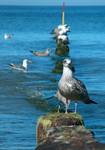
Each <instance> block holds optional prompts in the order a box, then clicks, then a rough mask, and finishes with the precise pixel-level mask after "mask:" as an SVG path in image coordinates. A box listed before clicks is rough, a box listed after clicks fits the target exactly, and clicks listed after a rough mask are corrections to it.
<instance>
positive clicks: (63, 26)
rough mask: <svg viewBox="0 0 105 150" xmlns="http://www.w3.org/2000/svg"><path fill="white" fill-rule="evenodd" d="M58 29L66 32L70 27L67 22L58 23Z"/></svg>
mask: <svg viewBox="0 0 105 150" xmlns="http://www.w3.org/2000/svg"><path fill="white" fill-rule="evenodd" d="M58 30H66V31H67V32H69V31H70V27H69V26H68V25H67V24H65V25H59V26H58Z"/></svg>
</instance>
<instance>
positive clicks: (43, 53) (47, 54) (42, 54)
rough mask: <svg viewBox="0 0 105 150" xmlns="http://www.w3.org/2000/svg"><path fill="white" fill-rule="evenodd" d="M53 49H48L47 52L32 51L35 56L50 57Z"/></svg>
mask: <svg viewBox="0 0 105 150" xmlns="http://www.w3.org/2000/svg"><path fill="white" fill-rule="evenodd" d="M50 51H51V49H50V48H47V49H46V50H45V51H32V50H31V51H30V52H31V53H32V54H33V55H35V56H40V57H41V56H49V54H50Z"/></svg>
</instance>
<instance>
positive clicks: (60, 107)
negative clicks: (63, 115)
mask: <svg viewBox="0 0 105 150" xmlns="http://www.w3.org/2000/svg"><path fill="white" fill-rule="evenodd" d="M60 108H61V106H60V104H59V106H58V113H59V112H60Z"/></svg>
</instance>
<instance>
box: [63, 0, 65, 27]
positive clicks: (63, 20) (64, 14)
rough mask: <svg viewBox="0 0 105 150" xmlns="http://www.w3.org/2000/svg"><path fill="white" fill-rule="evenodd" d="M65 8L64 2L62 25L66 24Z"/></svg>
mask: <svg viewBox="0 0 105 150" xmlns="http://www.w3.org/2000/svg"><path fill="white" fill-rule="evenodd" d="M64 8H65V3H64V2H63V5H62V25H64V24H65V12H64Z"/></svg>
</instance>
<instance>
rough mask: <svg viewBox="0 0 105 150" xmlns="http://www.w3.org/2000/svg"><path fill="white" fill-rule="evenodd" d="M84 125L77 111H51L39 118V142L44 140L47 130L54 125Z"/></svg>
mask: <svg viewBox="0 0 105 150" xmlns="http://www.w3.org/2000/svg"><path fill="white" fill-rule="evenodd" d="M76 125H84V122H83V119H82V117H81V116H80V115H79V114H75V113H68V114H65V113H49V114H48V115H46V116H43V117H41V118H40V119H39V120H38V126H37V143H38V144H39V143H41V142H44V141H45V140H46V138H47V131H48V130H49V129H50V128H52V127H60V126H76Z"/></svg>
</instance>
